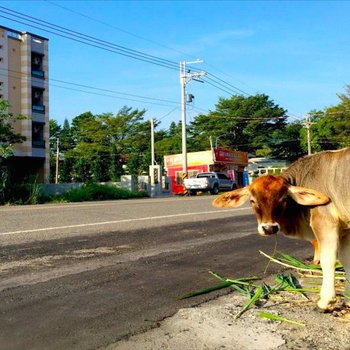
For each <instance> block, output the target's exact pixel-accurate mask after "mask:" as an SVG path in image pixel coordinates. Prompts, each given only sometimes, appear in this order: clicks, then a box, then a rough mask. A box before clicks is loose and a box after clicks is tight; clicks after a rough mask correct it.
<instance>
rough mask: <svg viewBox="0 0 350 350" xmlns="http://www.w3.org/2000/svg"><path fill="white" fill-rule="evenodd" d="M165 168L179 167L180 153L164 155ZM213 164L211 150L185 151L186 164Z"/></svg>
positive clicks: (180, 162)
mask: <svg viewBox="0 0 350 350" xmlns="http://www.w3.org/2000/svg"><path fill="white" fill-rule="evenodd" d="M164 163H165V166H166V168H171V167H179V166H181V165H182V154H172V155H169V156H164ZM207 164H213V154H212V151H202V152H190V153H187V165H188V166H194V165H207Z"/></svg>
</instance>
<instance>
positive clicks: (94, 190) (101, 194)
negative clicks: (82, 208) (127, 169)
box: [60, 183, 147, 202]
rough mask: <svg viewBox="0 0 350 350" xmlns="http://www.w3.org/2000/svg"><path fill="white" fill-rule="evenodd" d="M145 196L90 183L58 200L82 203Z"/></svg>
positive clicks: (63, 195) (140, 193)
mask: <svg viewBox="0 0 350 350" xmlns="http://www.w3.org/2000/svg"><path fill="white" fill-rule="evenodd" d="M146 196H147V195H146V194H145V193H144V192H131V191H129V190H127V189H124V188H118V187H113V186H109V185H100V184H96V183H92V184H86V185H83V186H82V187H80V188H76V189H73V190H70V191H68V192H65V193H63V194H62V195H61V196H60V198H61V199H62V200H64V201H67V202H84V201H100V200H108V199H128V198H142V197H146Z"/></svg>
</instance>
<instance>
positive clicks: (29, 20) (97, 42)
mask: <svg viewBox="0 0 350 350" xmlns="http://www.w3.org/2000/svg"><path fill="white" fill-rule="evenodd" d="M0 12H2V13H5V14H6V15H9V16H12V17H14V18H10V17H7V16H4V15H0V17H3V18H6V19H8V20H10V21H14V22H17V23H21V24H25V25H29V26H31V27H33V28H36V29H39V30H44V31H46V32H48V33H51V34H54V35H57V36H61V37H64V38H66V39H70V40H73V41H76V42H79V43H83V44H85V45H89V46H93V47H97V48H100V49H102V50H105V51H110V52H114V53H117V54H119V55H122V56H126V57H130V58H134V59H136V60H140V61H144V62H147V63H152V64H155V65H158V66H162V67H165V68H169V69H173V70H178V63H177V62H173V61H170V60H167V59H163V58H161V57H157V56H154V55H149V54H146V53H144V52H141V51H137V50H133V49H129V48H127V47H125V46H121V45H117V44H114V43H111V42H108V41H105V40H102V39H99V38H96V37H93V36H90V35H86V34H83V33H80V32H77V31H74V30H71V29H68V28H65V27H62V26H59V25H56V24H52V23H49V22H47V21H44V20H41V19H38V18H35V17H32V16H28V15H25V14H23V13H20V12H18V11H14V10H11V9H8V8H6V7H3V6H0ZM23 21H25V22H23Z"/></svg>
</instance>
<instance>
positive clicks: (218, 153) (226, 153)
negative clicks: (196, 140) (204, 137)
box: [214, 148, 248, 164]
mask: <svg viewBox="0 0 350 350" xmlns="http://www.w3.org/2000/svg"><path fill="white" fill-rule="evenodd" d="M214 155H215V161H216V162H222V163H234V164H248V153H247V152H240V151H231V150H228V149H223V148H215V149H214Z"/></svg>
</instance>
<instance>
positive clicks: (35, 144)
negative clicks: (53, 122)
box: [32, 140, 45, 148]
mask: <svg viewBox="0 0 350 350" xmlns="http://www.w3.org/2000/svg"><path fill="white" fill-rule="evenodd" d="M32 147H33V148H45V140H32Z"/></svg>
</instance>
